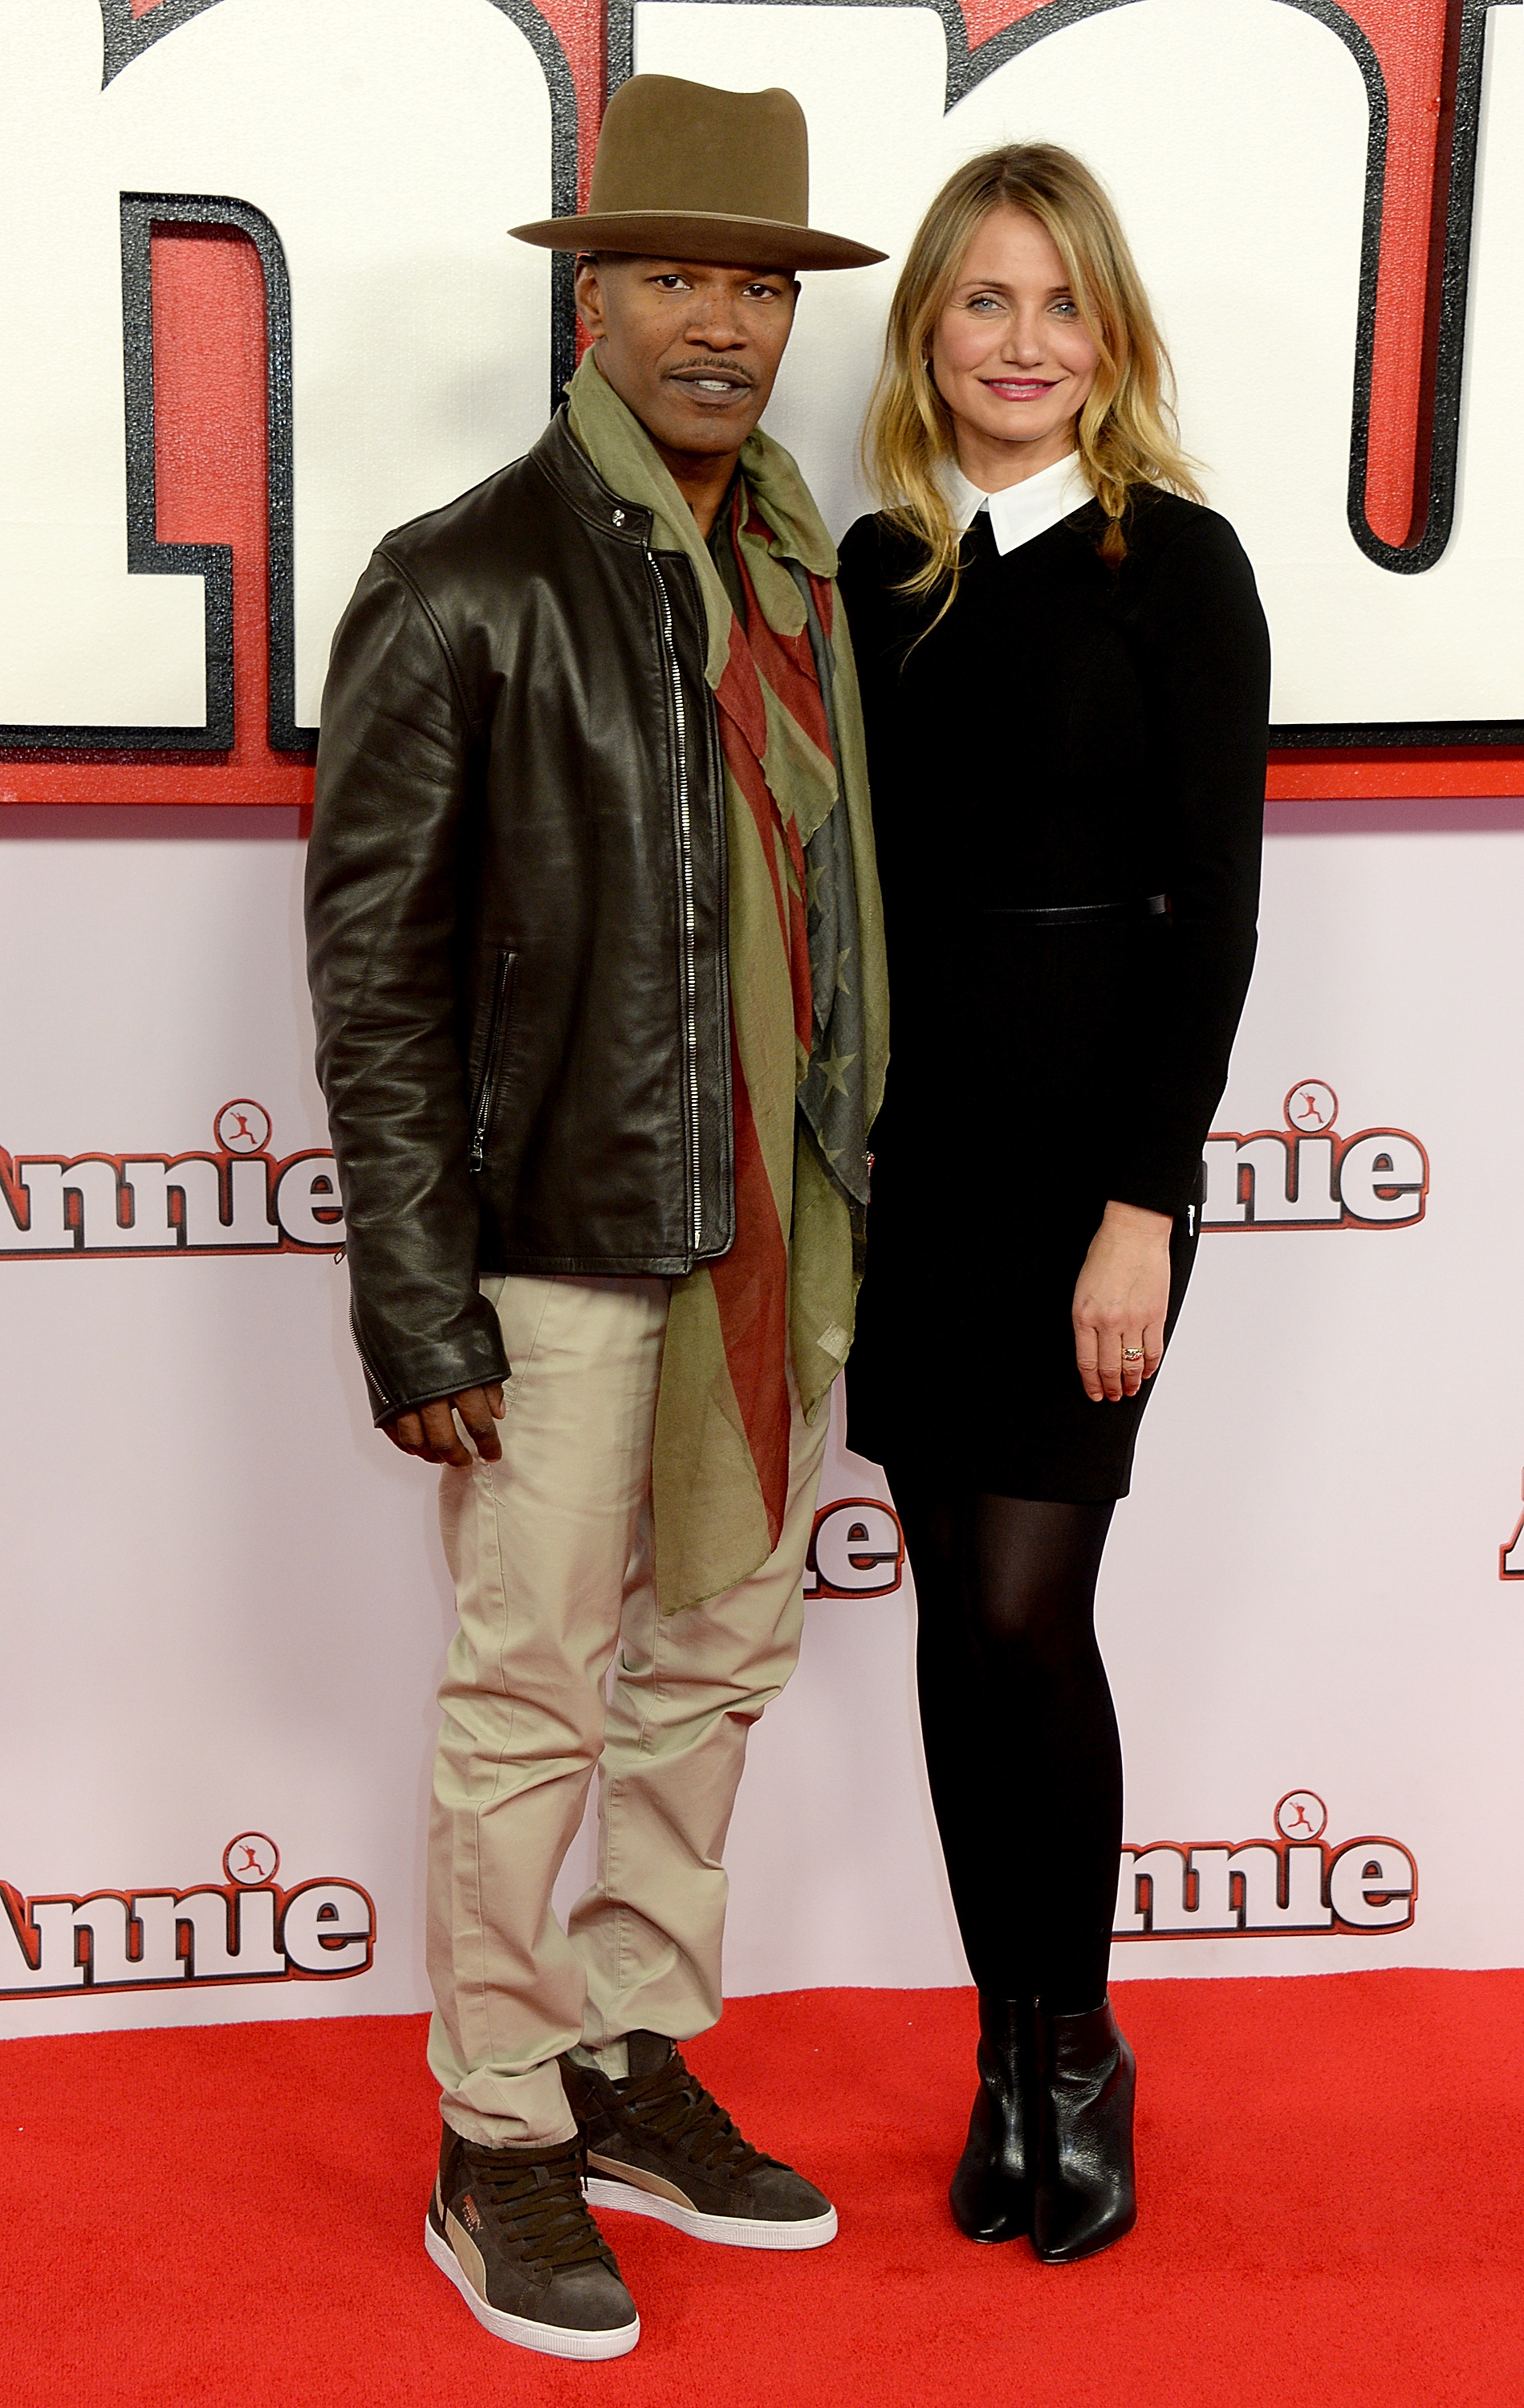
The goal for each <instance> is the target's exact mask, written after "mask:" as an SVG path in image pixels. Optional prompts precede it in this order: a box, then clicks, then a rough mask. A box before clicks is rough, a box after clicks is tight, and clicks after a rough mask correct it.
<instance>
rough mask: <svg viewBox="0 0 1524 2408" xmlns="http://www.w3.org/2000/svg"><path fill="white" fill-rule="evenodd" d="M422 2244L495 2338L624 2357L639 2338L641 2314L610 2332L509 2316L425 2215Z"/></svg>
mask: <svg viewBox="0 0 1524 2408" xmlns="http://www.w3.org/2000/svg"><path fill="white" fill-rule="evenodd" d="M423 2246H424V2248H425V2249H426V2250H427V2251H428V2253H429V2255H430V2257H432V2258H433V2259H434V2264H435V2265H436V2266H437V2267H438V2269H439V2272H441V2274H448V2275H449V2279H450V2281H451V2282H452V2283H453V2284H454V2286H455V2288H456V2289H457V2290H458V2291H459V2293H460V2295H461V2297H462V2299H463V2300H464V2301H465V2304H466V2306H467V2307H468V2308H469V2309H470V2311H471V2313H472V2315H474V2316H475V2317H476V2320H477V2324H478V2325H484V2326H485V2327H486V2329H487V2330H488V2331H489V2332H490V2333H491V2334H492V2335H493V2337H494V2338H495V2339H496V2340H498V2341H511V2342H514V2343H517V2344H518V2346H519V2347H520V2349H536V2350H538V2351H539V2352H540V2354H541V2356H542V2357H545V2358H583V2359H586V2358H623V2356H624V2355H625V2353H626V2351H627V2350H632V2349H634V2345H635V2343H636V2342H637V2341H638V2340H639V2339H640V2318H639V2317H638V2316H636V2317H635V2318H634V2322H633V2323H631V2324H627V2325H616V2326H615V2327H614V2329H613V2330H612V2331H611V2332H578V2331H577V2330H576V2329H573V2328H572V2327H569V2326H564V2325H541V2324H536V2323H535V2321H534V2317H533V2316H510V2315H508V2314H507V2313H506V2310H505V2309H503V2308H494V2307H491V2306H490V2305H489V2303H488V2302H487V2300H484V2299H483V2298H482V2296H481V2293H480V2292H479V2291H478V2290H477V2287H476V2286H475V2284H474V2283H473V2282H472V2280H471V2278H470V2276H469V2275H468V2274H467V2272H466V2271H465V2268H464V2267H463V2265H462V2264H461V2261H460V2259H459V2258H458V2257H456V2255H455V2252H454V2250H453V2249H452V2248H451V2247H450V2245H449V2242H448V2241H441V2240H440V2238H439V2235H438V2234H437V2232H435V2230H434V2226H433V2225H432V2224H431V2223H430V2222H429V2219H428V2217H427V2216H425V2217H424V2219H423Z"/></svg>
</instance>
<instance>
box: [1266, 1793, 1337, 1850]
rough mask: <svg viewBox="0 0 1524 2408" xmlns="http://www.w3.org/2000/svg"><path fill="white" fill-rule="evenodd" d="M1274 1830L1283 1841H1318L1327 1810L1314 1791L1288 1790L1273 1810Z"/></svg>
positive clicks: (1326, 1824)
mask: <svg viewBox="0 0 1524 2408" xmlns="http://www.w3.org/2000/svg"><path fill="white" fill-rule="evenodd" d="M1275 1828H1276V1830H1277V1831H1278V1832H1279V1833H1280V1835H1281V1838H1282V1839H1283V1840H1320V1839H1321V1838H1322V1836H1323V1833H1324V1832H1325V1831H1326V1830H1327V1828H1328V1808H1327V1807H1326V1806H1325V1805H1324V1803H1323V1801H1322V1799H1320V1798H1319V1797H1318V1795H1317V1790H1316V1789H1289V1790H1288V1791H1287V1793H1286V1795H1285V1797H1284V1798H1283V1799H1281V1801H1280V1804H1279V1805H1278V1806H1277V1807H1276V1809H1275Z"/></svg>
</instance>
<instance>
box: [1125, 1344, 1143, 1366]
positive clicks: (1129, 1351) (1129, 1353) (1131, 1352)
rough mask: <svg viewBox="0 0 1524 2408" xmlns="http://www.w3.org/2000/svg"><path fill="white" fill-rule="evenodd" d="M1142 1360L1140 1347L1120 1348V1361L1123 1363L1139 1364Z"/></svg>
mask: <svg viewBox="0 0 1524 2408" xmlns="http://www.w3.org/2000/svg"><path fill="white" fill-rule="evenodd" d="M1142 1360H1143V1349H1142V1347H1141V1346H1124V1347H1123V1348H1122V1361H1123V1362H1124V1363H1141V1362H1142Z"/></svg>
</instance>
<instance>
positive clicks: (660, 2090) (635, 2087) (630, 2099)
mask: <svg viewBox="0 0 1524 2408" xmlns="http://www.w3.org/2000/svg"><path fill="white" fill-rule="evenodd" d="M616 2087H617V2088H618V2091H619V2096H620V2104H621V2105H622V2106H623V2107H624V2108H625V2109H626V2111H627V2112H628V2113H629V2114H630V2116H631V2118H632V2120H633V2121H634V2122H635V2123H637V2124H638V2125H639V2126H640V2127H641V2128H642V2130H643V2131H648V2132H650V2133H652V2134H653V2135H654V2136H655V2137H656V2138H657V2139H658V2140H661V2141H664V2142H666V2143H668V2145H669V2146H671V2147H673V2148H676V2149H677V2150H678V2151H679V2152H680V2153H681V2155H682V2156H683V2157H686V2158H687V2159H688V2160H689V2163H690V2164H691V2165H694V2166H702V2167H703V2168H704V2169H705V2171H707V2172H724V2173H727V2174H737V2175H739V2174H743V2173H749V2172H751V2171H752V2170H753V2169H754V2168H755V2167H757V2166H765V2165H771V2164H772V2162H773V2160H772V2159H771V2158H770V2157H764V2156H763V2155H762V2151H761V2149H755V2148H753V2147H752V2145H751V2143H750V2142H749V2141H748V2139H747V2138H746V2136H745V2134H744V2133H742V2132H740V2131H738V2130H737V2129H736V2127H735V2125H734V2122H733V2121H732V2119H731V2117H730V2116H729V2115H727V2114H726V2113H725V2110H724V2109H723V2107H721V2105H720V2104H719V2100H718V2099H716V2098H714V2097H713V2096H712V2095H711V2093H710V2092H709V2091H707V2090H705V2086H704V2085H703V2083H702V2082H700V2081H699V2079H698V2077H697V2075H696V2074H692V2073H690V2071H689V2070H688V2068H687V2066H686V2065H685V2064H684V2063H683V2061H682V2057H681V2056H680V2055H679V2053H678V2051H677V2049H676V2048H675V2049H674V2050H673V2052H672V2055H671V2056H670V2057H668V2059H667V2061H666V2063H665V2065H663V2066H662V2068H661V2070H660V2071H658V2072H656V2073H647V2074H642V2075H641V2076H639V2078H638V2079H637V2080H635V2081H634V2082H621V2083H619V2084H618V2085H616Z"/></svg>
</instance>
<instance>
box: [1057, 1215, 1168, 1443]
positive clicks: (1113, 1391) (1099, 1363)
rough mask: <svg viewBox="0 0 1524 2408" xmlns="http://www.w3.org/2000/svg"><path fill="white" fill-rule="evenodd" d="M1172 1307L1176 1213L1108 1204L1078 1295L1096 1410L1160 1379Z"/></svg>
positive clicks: (1082, 1346)
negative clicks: (1167, 1317) (1130, 1357)
mask: <svg viewBox="0 0 1524 2408" xmlns="http://www.w3.org/2000/svg"><path fill="white" fill-rule="evenodd" d="M1169 1305H1170V1216H1169V1214H1168V1213H1167V1212H1147V1211H1144V1209H1143V1207H1142V1205H1141V1204H1115V1203H1113V1204H1108V1205H1107V1206H1106V1209H1105V1212H1104V1217H1103V1219H1102V1222H1101V1226H1100V1227H1099V1229H1097V1231H1096V1233H1095V1235H1094V1237H1093V1238H1092V1239H1091V1240H1090V1253H1089V1254H1087V1255H1086V1257H1085V1260H1084V1264H1083V1266H1082V1267H1081V1269H1080V1274H1079V1279H1078V1282H1077V1283H1076V1285H1075V1314H1074V1319H1075V1362H1076V1363H1077V1364H1078V1366H1079V1376H1080V1378H1081V1380H1082V1381H1083V1382H1084V1383H1085V1394H1086V1395H1087V1396H1088V1397H1089V1398H1090V1401H1091V1403H1092V1404H1097V1405H1098V1404H1099V1403H1100V1402H1101V1399H1102V1398H1103V1397H1108V1398H1110V1399H1111V1400H1112V1402H1113V1403H1115V1402H1116V1401H1117V1399H1118V1398H1119V1397H1135V1396H1136V1395H1137V1392H1138V1390H1139V1388H1140V1387H1141V1386H1142V1385H1143V1383H1144V1381H1145V1380H1151V1379H1152V1378H1153V1376H1154V1373H1155V1372H1156V1371H1157V1370H1158V1369H1159V1366H1160V1362H1161V1357H1162V1355H1163V1353H1164V1316H1165V1314H1166V1313H1167V1312H1168V1311H1169ZM1133 1349H1135V1350H1136V1355H1135V1358H1134V1359H1133V1360H1132V1362H1129V1361H1127V1360H1126V1356H1127V1355H1128V1353H1129V1352H1130V1351H1132V1350H1133Z"/></svg>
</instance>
